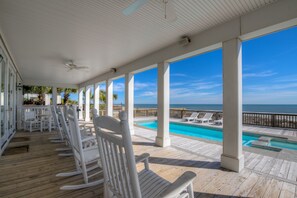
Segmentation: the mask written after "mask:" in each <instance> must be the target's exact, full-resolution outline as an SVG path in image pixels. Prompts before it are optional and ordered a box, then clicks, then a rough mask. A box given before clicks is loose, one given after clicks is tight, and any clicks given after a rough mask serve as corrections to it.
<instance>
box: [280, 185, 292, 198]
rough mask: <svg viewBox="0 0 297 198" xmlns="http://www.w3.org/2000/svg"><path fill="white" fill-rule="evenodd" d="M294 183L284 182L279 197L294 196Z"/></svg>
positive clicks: (287, 197)
mask: <svg viewBox="0 0 297 198" xmlns="http://www.w3.org/2000/svg"><path fill="white" fill-rule="evenodd" d="M295 188H296V185H294V184H290V183H286V182H284V184H283V188H282V190H281V193H280V195H279V198H291V197H292V198H294V197H295Z"/></svg>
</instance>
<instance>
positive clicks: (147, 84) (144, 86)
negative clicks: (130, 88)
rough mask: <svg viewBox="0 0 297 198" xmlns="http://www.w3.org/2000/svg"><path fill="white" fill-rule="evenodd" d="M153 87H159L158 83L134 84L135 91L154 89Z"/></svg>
mask: <svg viewBox="0 0 297 198" xmlns="http://www.w3.org/2000/svg"><path fill="white" fill-rule="evenodd" d="M152 87H154V88H155V87H157V83H151V82H144V83H140V82H135V83H134V90H142V89H146V88H152Z"/></svg>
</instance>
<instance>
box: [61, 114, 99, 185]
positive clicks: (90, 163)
mask: <svg viewBox="0 0 297 198" xmlns="http://www.w3.org/2000/svg"><path fill="white" fill-rule="evenodd" d="M67 113H68V120H69V136H70V144H71V145H70V146H71V148H72V152H73V156H74V160H75V165H76V170H74V171H72V172H68V173H59V174H57V175H56V176H57V177H67V176H74V175H79V174H82V175H83V178H84V183H83V184H78V185H66V186H62V187H61V188H60V189H61V190H77V189H82V188H86V187H91V186H95V185H98V184H101V183H103V178H102V179H95V180H93V181H91V180H90V179H91V178H93V177H94V176H96V175H98V174H100V173H102V170H98V171H96V170H95V169H98V168H101V161H100V157H99V151H98V147H97V144H91V145H90V146H83V145H84V143H86V142H89V141H93V142H94V140H96V139H95V137H94V136H90V137H85V138H82V135H81V131H80V128H79V125H78V119H77V114H76V111H75V110H74V109H73V108H69V110H68V111H67ZM64 121H65V120H64ZM65 123H66V122H64V123H63V125H65Z"/></svg>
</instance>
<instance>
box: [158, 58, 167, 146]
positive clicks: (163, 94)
mask: <svg viewBox="0 0 297 198" xmlns="http://www.w3.org/2000/svg"><path fill="white" fill-rule="evenodd" d="M169 67H170V66H169V63H167V62H162V63H159V64H158V131H157V137H156V144H157V145H158V146H161V147H166V146H170V136H169V111H170V109H169V108H170V106H169V89H170V87H169V77H170V72H169Z"/></svg>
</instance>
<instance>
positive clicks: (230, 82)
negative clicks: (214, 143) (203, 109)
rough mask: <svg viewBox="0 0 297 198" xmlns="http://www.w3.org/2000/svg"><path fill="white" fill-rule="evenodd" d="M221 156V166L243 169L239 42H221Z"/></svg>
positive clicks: (230, 168) (237, 169) (233, 40)
mask: <svg viewBox="0 0 297 198" xmlns="http://www.w3.org/2000/svg"><path fill="white" fill-rule="evenodd" d="M223 117H224V126H223V154H222V156H221V166H222V167H224V168H227V169H229V170H233V171H236V172H239V171H241V170H242V169H243V168H244V156H243V154H242V53H241V41H240V40H239V39H232V40H229V41H226V42H223Z"/></svg>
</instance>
